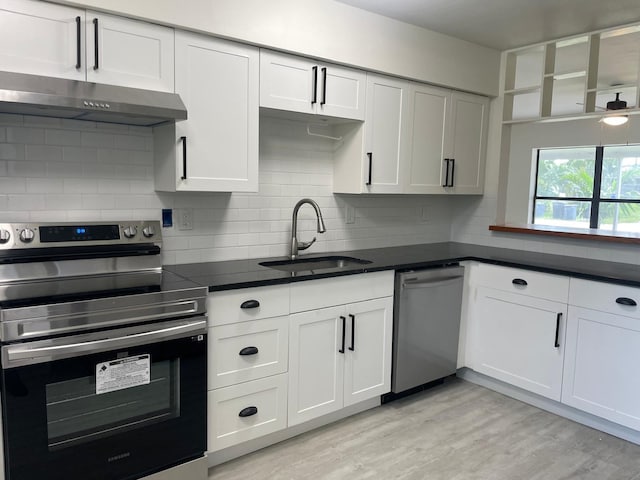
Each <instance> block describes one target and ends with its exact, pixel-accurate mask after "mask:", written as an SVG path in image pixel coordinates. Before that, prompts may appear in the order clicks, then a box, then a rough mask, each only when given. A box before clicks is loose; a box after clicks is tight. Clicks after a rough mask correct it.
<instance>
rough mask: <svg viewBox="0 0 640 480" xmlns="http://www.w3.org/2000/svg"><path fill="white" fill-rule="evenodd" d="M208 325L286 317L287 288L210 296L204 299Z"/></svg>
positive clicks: (213, 294) (275, 287) (277, 287)
mask: <svg viewBox="0 0 640 480" xmlns="http://www.w3.org/2000/svg"><path fill="white" fill-rule="evenodd" d="M207 314H208V316H209V325H210V326H216V325H227V324H230V323H238V322H245V321H248V320H257V319H259V318H269V317H278V316H281V315H288V314H289V286H288V285H275V286H272V287H256V288H244V289H240V290H228V291H223V292H211V293H210V294H209V296H208V298H207Z"/></svg>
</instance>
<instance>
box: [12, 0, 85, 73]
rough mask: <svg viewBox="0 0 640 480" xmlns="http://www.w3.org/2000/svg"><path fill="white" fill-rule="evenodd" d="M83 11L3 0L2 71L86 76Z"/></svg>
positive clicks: (32, 2) (18, 0)
mask: <svg viewBox="0 0 640 480" xmlns="http://www.w3.org/2000/svg"><path fill="white" fill-rule="evenodd" d="M84 19H85V12H84V10H81V9H77V8H70V7H63V6H60V5H52V4H49V3H44V2H35V1H30V0H0V25H2V28H0V70H4V71H9V72H19V73H30V74H33V75H46V76H50V77H62V78H69V79H72V80H84V79H85V42H84V32H85V23H84Z"/></svg>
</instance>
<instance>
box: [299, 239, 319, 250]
mask: <svg viewBox="0 0 640 480" xmlns="http://www.w3.org/2000/svg"><path fill="white" fill-rule="evenodd" d="M315 241H316V237H313V239H312V240H311V241H310V242H298V250H306V249H307V248H309V247H310V246H311V245H313V244H314V243H315Z"/></svg>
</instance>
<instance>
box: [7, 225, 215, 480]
mask: <svg viewBox="0 0 640 480" xmlns="http://www.w3.org/2000/svg"><path fill="white" fill-rule="evenodd" d="M160 247H161V230H160V225H159V222H100V223H82V224H79V223H78V224H75V223H74V224H69V223H55V224H51V223H38V224H0V352H1V360H2V371H1V382H2V383H1V389H0V392H1V395H2V423H3V425H2V427H3V437H4V441H3V444H4V460H5V466H4V472H5V477H6V479H7V480H35V479H43V478H46V479H48V480H62V479H65V480H69V479H80V478H82V479H92V480H125V479H140V478H146V477H147V476H148V477H149V478H152V479H155V478H158V479H159V478H162V479H165V478H167V479H173V478H175V479H178V478H182V476H183V475H185V474H186V473H185V472H189V473H188V474H189V475H190V477H189V478H190V479H191V478H193V479H197V478H203V479H206V469H207V468H206V458H205V457H204V452H205V451H206V421H207V412H206V409H207V406H206V398H207V396H206V391H207V378H206V368H207V357H206V351H207V341H206V320H205V315H204V313H205V299H206V294H207V290H206V288H203V287H197V286H195V285H193V284H191V282H188V281H186V280H184V279H182V278H180V277H177V276H174V275H173V274H171V273H169V272H163V271H162V267H161V259H160ZM194 464H195V467H194ZM172 469H175V474H171V472H172V471H173V470H172ZM195 471H197V472H200V473H199V474H198V476H195V475H194V472H195ZM159 472H162V473H159Z"/></svg>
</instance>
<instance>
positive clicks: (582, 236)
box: [489, 224, 640, 245]
mask: <svg viewBox="0 0 640 480" xmlns="http://www.w3.org/2000/svg"><path fill="white" fill-rule="evenodd" d="M489 230H491V231H493V232H506V233H523V234H526V235H544V236H550V237H564V238H572V239H579V240H596V241H599V242H614V243H631V244H638V245H640V234H638V233H627V232H618V233H614V232H612V231H611V230H596V229H583V228H568V227H552V226H549V225H532V224H524V225H489Z"/></svg>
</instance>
